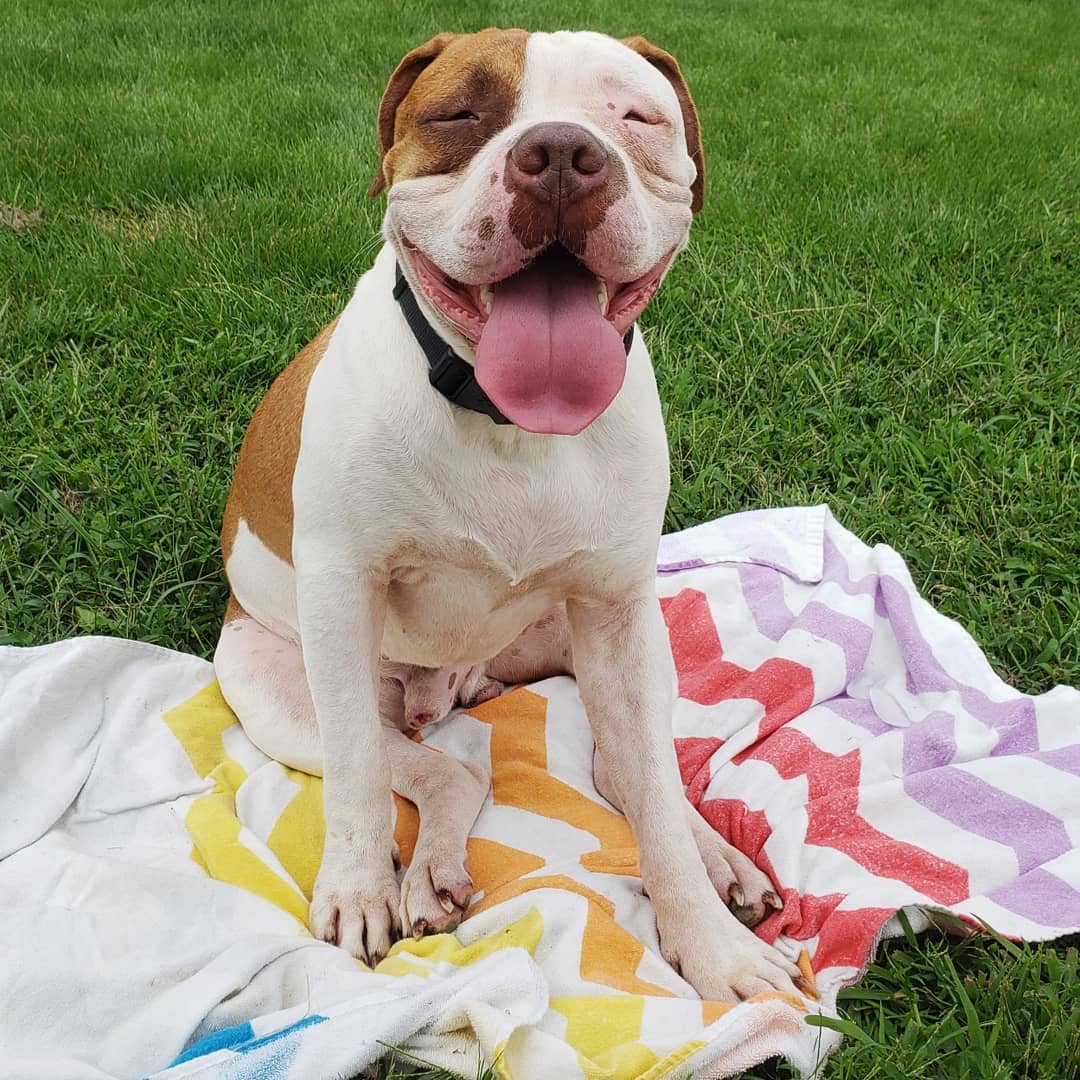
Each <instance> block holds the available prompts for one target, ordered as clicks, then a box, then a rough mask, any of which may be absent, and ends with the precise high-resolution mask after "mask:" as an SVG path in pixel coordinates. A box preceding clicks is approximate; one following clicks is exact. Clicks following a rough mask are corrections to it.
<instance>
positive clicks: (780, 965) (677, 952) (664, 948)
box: [660, 906, 802, 1003]
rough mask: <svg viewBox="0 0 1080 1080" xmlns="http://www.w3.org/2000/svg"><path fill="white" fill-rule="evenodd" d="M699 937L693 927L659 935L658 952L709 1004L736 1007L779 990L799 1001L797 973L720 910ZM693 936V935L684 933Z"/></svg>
mask: <svg viewBox="0 0 1080 1080" xmlns="http://www.w3.org/2000/svg"><path fill="white" fill-rule="evenodd" d="M717 910H718V912H719V913H722V914H719V915H718V918H717V919H716V920H715V921H714V923H713V925H711V926H710V928H709V931H708V932H703V929H704V928H703V927H702V924H701V923H700V922H695V924H694V925H693V926H692V927H683V928H681V930H682V932H681V933H680V929H679V928H676V929H674V930H669V931H668V932H667V933H661V938H660V940H661V952H662V953H663V955H664V958H665V959H666V960H667V961H668V963H669V964H671V966H672V967H673V968H674V969H675V970H676V971H677V972H678V973H679V974H680V975H681V976H682V977H683V978H684V979H685V980H686V981H687V982H688V983H689V984H690V985H691V986H692V987H693V988H694V989H695V990H696V991H697V992H698V994H700V995H701V997H702V998H704V999H706V1000H708V1001H728V1002H732V1003H735V1002H739V1001H743V1000H745V999H746V998H751V997H754V996H756V995H757V994H765V993H768V992H770V991H774V990H779V991H781V992H783V993H787V994H793V995H794V996H795V997H800V996H801V994H800V991H799V990H798V988H797V984H798V981H799V980H801V978H802V973H801V972H800V971H799V969H798V967H796V965H795V964H793V963H792V962H791V961H790V960H787V959H785V958H784V957H783V956H782V955H781V954H780V953H779V952H778V951H777V950H776V949H774V948H773V947H772V946H771V945H768V944H766V943H765V942H764V941H762V940H761V939H760V938H757V937H755V936H754V934H753V933H752V932H751V931H750V930H748V929H747V928H746V927H745V926H742V925H740V924H739V923H738V922H736V921H735V919H734V918H733V917H732V915H731V913H730V912H729V911H728V910H727V909H726V908H724V907H722V906H721V907H719V908H718V909H717ZM688 931H692V932H688Z"/></svg>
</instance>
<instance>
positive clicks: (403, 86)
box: [368, 34, 458, 199]
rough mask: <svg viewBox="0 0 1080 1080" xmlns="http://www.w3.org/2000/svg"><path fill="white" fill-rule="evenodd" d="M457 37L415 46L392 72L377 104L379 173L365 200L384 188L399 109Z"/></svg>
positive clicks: (437, 37)
mask: <svg viewBox="0 0 1080 1080" xmlns="http://www.w3.org/2000/svg"><path fill="white" fill-rule="evenodd" d="M457 36H458V35H457V34H436V35H435V36H434V37H433V38H432V39H431V40H430V41H425V42H424V44H423V45H418V46H417V47H416V48H415V49H413V50H412V52H409V53H406V54H405V56H404V58H403V59H402V61H401V63H400V64H398V66H397V67H396V68H394V74H393V75H391V76H390V81H389V82H388V83H387V84H386V89H385V90H384V91H383V96H382V100H381V101H380V102H379V171H378V172H377V173H375V179H374V180H372V181H371V187H369V188H368V198H369V199H374V198H375V196H376V195H378V194H379V192H381V191H382V190H383V188H385V187H386V176H385V175H384V173H383V161H384V159H385V158H386V153H387V151H388V150H389V149H390V147H391V146H393V145H394V121H395V120H396V119H397V111H398V106H400V105H401V103H402V102H403V101H404V100H405V99H406V98H407V97H408V96H409V91H410V90H411V89H412V88H413V83H415V82H416V80H417V79H419V78H420V73H421V72H422V71H423V70H424V68H426V67H427V66H428V64H430V63H431V62H432V61H433V60H434V59H435V58H436V57H438V55H439V54H440V53H441V52H442V51H443V49H445V48H446V46H447V45H449V44H450V42H451V41H453V40H454V38H456V37H457Z"/></svg>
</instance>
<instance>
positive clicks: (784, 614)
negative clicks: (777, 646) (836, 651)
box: [737, 566, 874, 685]
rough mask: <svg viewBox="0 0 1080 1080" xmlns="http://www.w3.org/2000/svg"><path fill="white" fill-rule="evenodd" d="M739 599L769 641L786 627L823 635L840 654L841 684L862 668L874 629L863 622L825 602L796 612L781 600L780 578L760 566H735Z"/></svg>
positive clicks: (778, 636) (786, 629)
mask: <svg viewBox="0 0 1080 1080" xmlns="http://www.w3.org/2000/svg"><path fill="white" fill-rule="evenodd" d="M737 570H738V574H739V584H740V585H741V587H742V593H743V599H744V600H745V601H746V605H747V607H749V609H750V613H751V614H752V615H753V617H754V622H755V623H756V625H757V628H758V630H759V631H760V632H761V634H763V635H764V636H765V637H767V638H768V639H769V640H770V641H779V640H780V639H781V638H782V637H783V636H784V635H785V634H786V633H788V631H790V630H802V631H804V632H805V633H807V634H812V635H814V636H816V637H820V638H824V639H825V640H826V641H828V642H831V643H832V644H833V645H837V646H839V648H840V649H842V650H843V653H844V664H845V667H846V678H845V685H848V684H850V683H851V682H852V680H854V679H855V677H856V676H857V675H858V674H859V672H861V671H862V669H863V665H864V664H865V663H866V656H867V653H868V652H869V651H870V642H871V640H872V639H873V636H874V631H873V629H872V628H871V627H869V626H867V625H866V623H864V622H861V621H860V620H859V619H856V618H853V617H852V616H850V615H845V614H843V613H842V612H839V611H833V609H832V608H830V607H828V606H826V605H825V604H823V603H821V602H819V601H817V600H811V601H810V602H809V603H808V604H806V605H805V606H804V607H803V609H802V610H801V611H800V612H799V613H798V614H797V615H796V614H794V613H792V611H791V610H790V608H788V606H787V602H786V601H785V599H784V586H783V579H782V578H781V577H780V576H779V575H778V574H777V573H775V572H774V571H772V570H767V569H765V568H763V567H760V566H739V567H738V568H737Z"/></svg>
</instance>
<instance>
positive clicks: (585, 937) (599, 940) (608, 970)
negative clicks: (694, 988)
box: [469, 874, 675, 997]
mask: <svg viewBox="0 0 1080 1080" xmlns="http://www.w3.org/2000/svg"><path fill="white" fill-rule="evenodd" d="M538 889H561V890H562V891H563V892H572V893H576V894H577V895H578V896H581V897H584V899H585V900H587V901H588V902H589V907H588V910H587V912H586V915H585V930H584V933H583V934H582V936H581V967H580V974H581V977H582V978H583V979H585V980H587V981H588V982H594V983H599V984H600V985H601V986H610V987H612V988H613V989H615V990H624V991H625V992H626V993H628V994H651V995H652V996H653V997H675V995H674V994H673V993H672V992H671V991H670V990H665V989H664V988H663V987H662V986H656V985H655V984H654V983H650V982H645V981H644V980H643V979H639V978H638V977H637V975H636V974H635V972H636V971H637V969H638V966H639V965H640V963H641V958H642V957H643V956H644V955H645V946H644V945H642V944H641V942H640V941H638V939H637V938H636V937H634V936H633V934H631V933H629V932H628V931H626V930H624V929H623V928H622V927H621V926H620V925H619V924H618V923H617V922H616V921H615V905H614V904H613V903H612V902H611V901H610V900H609V899H608V898H607V897H606V896H602V895H601V894H600V893H598V892H593V890H592V889H590V888H588V887H587V886H585V885H582V884H581V883H580V882H577V881H575V880H574V879H573V878H570V877H566V875H565V874H549V875H546V876H544V877H530V878H521V879H519V880H518V881H512V882H508V883H507V884H506V885H504V886H503V887H502V888H501V889H496V890H495V891H494V892H492V893H491V894H490V895H485V897H484V899H483V900H481V901H480V902H479V903H477V904H474V905H473V907H472V908H471V909H470V910H469V914H470V915H474V914H475V913H476V912H479V911H484V910H485V909H487V908H489V907H492V906H493V905H494V904H501V903H502V902H503V901H505V900H512V899H513V898H514V897H516V896H521V895H523V894H524V893H528V892H535V891H536V890H538Z"/></svg>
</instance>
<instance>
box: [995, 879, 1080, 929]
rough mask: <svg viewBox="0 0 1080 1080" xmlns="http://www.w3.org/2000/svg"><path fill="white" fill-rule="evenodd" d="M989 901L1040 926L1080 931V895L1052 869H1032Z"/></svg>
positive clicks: (1004, 886) (997, 891)
mask: <svg viewBox="0 0 1080 1080" xmlns="http://www.w3.org/2000/svg"><path fill="white" fill-rule="evenodd" d="M986 898H987V899H988V900H992V901H993V902H994V903H995V904H998V905H1000V906H1001V907H1003V908H1006V909H1007V910H1009V911H1011V912H1013V913H1014V914H1016V915H1022V916H1023V917H1024V918H1025V919H1030V920H1031V921H1032V922H1033V923H1038V924H1039V925H1040V926H1052V927H1054V928H1055V929H1058V928H1061V929H1068V930H1074V931H1075V930H1080V892H1077V891H1076V889H1074V888H1073V887H1072V886H1071V885H1070V884H1069V883H1068V882H1066V881H1062V880H1061V878H1059V877H1058V876H1057V875H1056V874H1051V873H1050V872H1049V871H1048V870H1043V869H1041V868H1038V869H1035V870H1029V871H1028V872H1027V873H1026V874H1024V875H1022V876H1021V877H1018V878H1017V879H1016V880H1015V881H1010V882H1009V883H1008V884H1007V885H1002V886H1000V887H999V888H997V889H994V890H993V891H991V892H988V893H987V894H986ZM994 929H995V930H997V929H1000V928H999V927H994Z"/></svg>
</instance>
